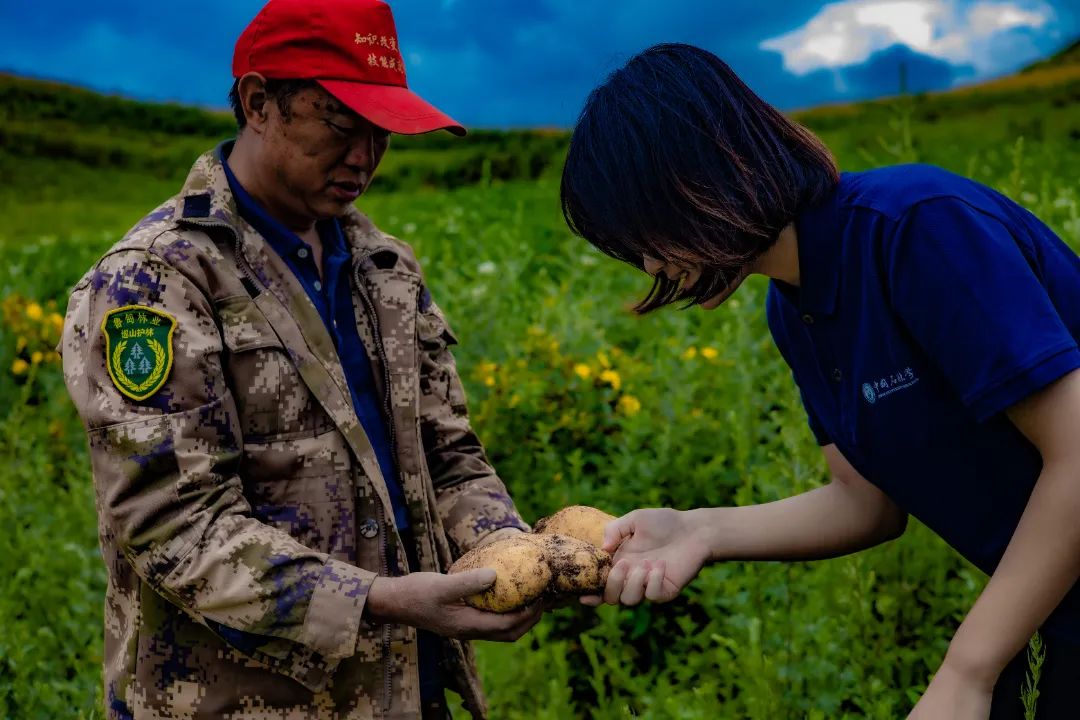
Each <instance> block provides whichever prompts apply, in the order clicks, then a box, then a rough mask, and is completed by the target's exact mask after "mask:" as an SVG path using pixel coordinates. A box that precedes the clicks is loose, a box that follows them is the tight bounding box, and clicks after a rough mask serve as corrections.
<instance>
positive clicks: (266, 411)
mask: <svg viewBox="0 0 1080 720" xmlns="http://www.w3.org/2000/svg"><path fill="white" fill-rule="evenodd" d="M217 311H218V317H219V319H220V322H221V337H222V342H223V343H224V346H225V351H224V353H223V354H222V366H223V367H224V369H225V374H226V378H227V381H228V383H229V387H230V388H231V390H232V393H233V397H234V398H235V400H236V406H237V412H238V414H239V416H240V427H241V431H242V433H243V436H244V442H245V444H248V443H259V442H274V441H279V440H288V439H294V438H304V437H313V436H315V435H318V434H320V433H323V432H326V431H327V430H329V429H331V428H332V427H333V421H332V420H331V419H330V416H329V415H327V413H326V411H324V410H323V408H322V406H321V405H319V403H318V401H317V400H315V398H314V397H313V396H312V395H311V392H310V391H309V390H308V388H307V386H306V385H305V384H304V381H303V378H301V376H300V373H299V371H298V370H297V368H296V365H295V364H294V363H293V361H292V358H291V357H290V355H289V352H288V350H287V349H286V348H285V346H284V345H283V344H282V342H281V339H280V338H279V337H278V335H277V333H275V332H274V329H273V327H271V325H270V323H269V321H268V320H267V319H266V317H265V316H264V315H263V314H262V311H260V310H259V309H258V307H256V305H255V303H253V302H252V301H251V298H249V297H247V296H239V295H238V296H233V297H228V298H225V299H224V300H221V301H219V302H218V305H217Z"/></svg>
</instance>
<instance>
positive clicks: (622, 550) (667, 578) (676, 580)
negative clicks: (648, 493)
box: [581, 509, 710, 606]
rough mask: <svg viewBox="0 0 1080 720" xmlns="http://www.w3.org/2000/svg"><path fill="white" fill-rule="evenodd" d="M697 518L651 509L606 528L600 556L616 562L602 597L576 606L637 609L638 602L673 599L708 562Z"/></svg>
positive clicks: (633, 513) (613, 522)
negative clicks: (603, 553) (610, 555)
mask: <svg viewBox="0 0 1080 720" xmlns="http://www.w3.org/2000/svg"><path fill="white" fill-rule="evenodd" d="M698 517H700V516H699V515H698V514H696V513H695V511H692V510H691V511H686V512H684V511H679V510H669V509H650V510H635V511H633V512H631V513H629V514H627V515H624V516H623V517H621V518H619V519H618V520H613V521H612V522H610V523H608V525H607V527H606V528H605V529H604V550H606V551H607V552H614V553H615V556H614V558H613V561H614V564H613V565H612V568H611V572H610V574H609V575H608V580H607V586H606V587H605V588H604V595H603V597H602V598H601V597H600V596H597V595H588V596H585V597H583V598H582V599H581V602H582V603H584V604H585V605H591V606H596V605H599V604H600V603H601V602H606V603H610V604H612V605H618V604H619V603H622V604H623V605H637V604H638V603H640V602H641V600H642V599H643V598H644V599H648V600H651V601H653V602H668V601H669V600H673V599H675V597H676V596H678V594H679V592H680V591H682V589H683V588H684V587H686V585H687V584H689V582H690V581H691V580H693V579H694V578H695V577H696V576H697V574H698V572H700V571H701V568H702V566H703V565H704V564H705V562H706V561H707V560H708V559H709V555H710V550H709V547H708V543H707V542H706V541H705V540H704V538H702V537H701V534H700V530H699V528H698V527H697V526H698V523H697V522H696V519H697V518H698ZM616 548H618V551H617V552H616Z"/></svg>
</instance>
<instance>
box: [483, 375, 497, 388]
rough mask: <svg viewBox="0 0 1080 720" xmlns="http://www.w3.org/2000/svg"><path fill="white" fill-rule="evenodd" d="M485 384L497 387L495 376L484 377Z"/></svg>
mask: <svg viewBox="0 0 1080 720" xmlns="http://www.w3.org/2000/svg"><path fill="white" fill-rule="evenodd" d="M484 384H485V385H487V386H488V387H495V376H494V375H488V376H487V377H486V378H484Z"/></svg>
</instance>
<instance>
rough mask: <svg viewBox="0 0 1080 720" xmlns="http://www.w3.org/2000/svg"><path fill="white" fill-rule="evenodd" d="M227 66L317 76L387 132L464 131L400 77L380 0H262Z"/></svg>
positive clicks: (401, 67)
mask: <svg viewBox="0 0 1080 720" xmlns="http://www.w3.org/2000/svg"><path fill="white" fill-rule="evenodd" d="M232 72H233V77H237V78H238V77H241V76H242V75H244V74H246V73H249V72H257V73H260V74H261V75H263V76H265V77H268V78H277V79H296V80H303V79H312V80H317V81H318V82H319V84H320V85H322V86H323V87H324V88H326V90H327V92H329V93H330V94H331V95H333V96H334V97H336V98H337V99H338V100H340V101H341V102H342V103H344V104H345V105H346V106H347V107H348V108H350V109H351V110H353V111H354V112H356V113H357V114H358V115H360V116H361V117H363V118H366V119H367V120H369V121H370V122H372V123H374V124H376V125H378V126H379V127H381V128H384V129H386V130H389V131H390V132H395V133H401V134H402V135H415V134H418V133H425V132H431V131H432V130H440V129H446V130H449V131H450V132H452V133H454V134H455V135H464V134H465V128H463V127H462V126H461V125H460V124H459V123H458V122H457V121H455V120H454V119H453V118H451V117H450V116H449V115H446V114H445V113H443V112H442V111H440V110H438V109H437V108H436V107H435V106H434V105H431V104H430V103H428V102H427V101H425V100H423V99H422V98H421V97H420V96H419V95H417V94H416V93H414V92H413V91H412V90H410V89H409V87H408V85H406V84H405V62H404V60H402V57H401V48H400V47H399V46H398V39H397V30H395V29H394V17H393V15H391V13H390V6H389V5H387V4H386V3H384V2H380V0H270V2H268V3H266V5H265V6H264V7H263V9H262V10H260V11H259V14H258V15H256V16H255V19H254V20H252V21H251V24H250V25H248V26H247V27H246V28H245V29H244V32H243V33H241V35H240V39H239V40H237V41H236V50H235V52H234V53H233V66H232Z"/></svg>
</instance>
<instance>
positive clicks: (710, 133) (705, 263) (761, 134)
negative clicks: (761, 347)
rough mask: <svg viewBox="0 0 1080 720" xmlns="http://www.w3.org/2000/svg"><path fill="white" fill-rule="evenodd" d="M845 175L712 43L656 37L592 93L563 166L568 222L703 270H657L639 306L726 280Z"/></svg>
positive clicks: (614, 243)
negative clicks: (691, 280)
mask: <svg viewBox="0 0 1080 720" xmlns="http://www.w3.org/2000/svg"><path fill="white" fill-rule="evenodd" d="M838 180H839V172H838V170H837V167H836V162H835V161H834V160H833V157H832V154H831V153H830V152H829V150H828V148H826V147H825V145H824V144H823V143H822V142H821V140H819V139H818V138H817V137H816V136H815V135H814V134H813V133H811V132H810V131H809V130H807V129H806V128H804V127H803V126H801V125H799V124H797V123H795V122H794V121H792V120H790V119H788V118H787V117H785V116H784V115H783V114H782V113H781V112H780V111H778V110H776V109H775V108H773V107H772V106H771V105H769V104H768V103H766V102H765V101H764V100H762V99H761V98H759V97H758V96H757V95H755V94H754V92H753V91H752V90H751V89H750V88H749V87H747V86H746V85H745V84H744V83H743V82H742V80H740V79H739V78H738V76H736V75H735V73H734V72H733V71H732V70H731V68H730V67H728V66H727V64H725V63H724V62H723V61H722V60H721V59H720V58H718V57H716V56H715V55H713V54H712V53H710V52H708V51H706V50H702V49H700V48H696V47H693V46H691V45H684V44H663V45H656V46H654V47H651V48H649V49H647V50H645V51H644V52H642V53H640V54H638V55H636V56H634V57H633V58H631V59H630V60H629V61H628V62H627V63H626V65H625V66H623V67H622V68H620V69H618V70H616V71H615V72H613V73H612V74H611V75H610V76H608V78H607V79H606V80H605V81H604V82H603V83H602V84H601V85H600V86H599V87H597V88H596V89H595V90H593V91H592V93H590V94H589V97H588V99H587V100H586V101H585V107H584V108H583V109H582V111H581V114H580V116H579V117H578V120H577V123H576V125H575V127H574V131H573V134H572V136H571V138H570V147H569V151H568V153H567V156H566V163H565V165H564V166H563V174H562V185H561V204H562V211H563V216H564V217H565V218H566V222H567V225H569V227H570V229H571V230H572V231H573V232H574V233H576V234H578V235H580V236H582V237H584V238H585V239H586V240H588V241H589V242H590V243H592V244H593V245H595V246H596V247H597V248H599V249H600V250H601V251H603V252H604V253H606V254H608V255H610V256H611V257H614V258H617V259H619V260H623V261H624V262H627V263H630V264H632V265H634V266H635V267H638V268H641V269H644V258H645V256H650V257H654V258H656V259H658V260H661V261H664V262H670V263H672V264H675V265H679V266H682V267H686V268H691V267H700V268H702V275H701V279H700V280H699V281H698V282H697V283H695V284H694V286H693V287H690V288H684V289H680V284H679V282H678V281H673V280H670V279H668V278H667V277H666V276H665V275H664V273H658V274H657V276H656V279H655V281H654V283H653V287H652V289H651V290H650V292H649V294H648V295H647V296H646V297H645V298H644V299H643V300H642V301H641V302H640V303H639V304H638V305H637V307H636V310H637V311H638V312H641V313H645V312H649V311H651V310H655V309H656V308H659V307H662V306H664V305H668V304H670V303H672V302H677V301H685V302H686V303H687V304H688V305H692V304H695V303H700V302H703V301H704V300H707V299H709V298H710V297H713V296H715V295H717V294H718V293H720V292H722V291H723V290H724V289H725V288H727V287H728V286H730V285H731V284H732V283H733V282H734V281H735V280H736V279H737V278H738V276H739V275H740V274H741V273H744V272H745V271H746V269H747V268H748V266H749V264H750V263H751V262H753V261H754V260H756V259H757V258H758V257H760V256H761V255H762V254H763V253H764V252H765V251H767V250H768V249H769V248H770V247H772V245H773V243H775V242H776V239H777V237H778V236H779V234H780V231H781V230H782V229H783V228H784V226H785V225H787V224H788V223H790V222H791V221H792V220H793V219H794V218H795V216H796V215H797V214H798V213H799V212H800V211H801V210H802V209H803V208H805V207H808V206H810V205H812V204H814V203H816V202H817V201H819V200H820V199H822V198H823V197H824V196H825V195H826V194H828V193H829V192H830V191H831V189H832V188H833V187H834V186H835V185H836V183H837V182H838Z"/></svg>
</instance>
